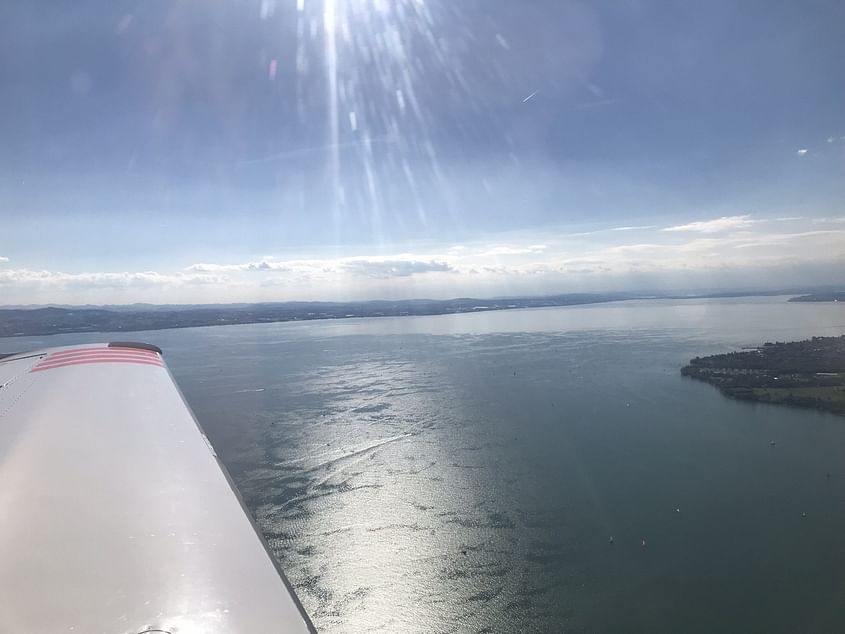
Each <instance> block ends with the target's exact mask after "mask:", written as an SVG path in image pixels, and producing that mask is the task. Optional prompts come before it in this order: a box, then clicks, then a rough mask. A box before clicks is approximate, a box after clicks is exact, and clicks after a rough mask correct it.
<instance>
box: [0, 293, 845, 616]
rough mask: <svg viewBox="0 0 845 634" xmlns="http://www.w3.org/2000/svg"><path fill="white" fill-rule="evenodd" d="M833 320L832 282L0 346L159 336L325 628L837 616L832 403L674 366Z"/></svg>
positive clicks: (838, 481) (28, 344)
mask: <svg viewBox="0 0 845 634" xmlns="http://www.w3.org/2000/svg"><path fill="white" fill-rule="evenodd" d="M843 333H845V306H843V305H842V304H803V303H787V302H786V298H784V297H774V298H772V297H769V298H740V299H712V300H678V301H670V300H653V301H636V302H620V303H612V304H601V305H589V306H572V307H565V308H552V309H532V310H514V311H503V312H490V313H477V314H462V315H442V316H428V317H399V318H381V319H350V320H342V321H325V322H297V323H280V324H261V325H247V326H227V327H214V328H195V329H185V330H165V331H155V332H143V333H136V334H133V335H131V336H127V334H126V333H120V334H119V335H97V334H93V335H91V334H86V335H60V336H52V337H28V338H14V339H7V340H0V352H2V351H4V350H5V351H7V352H11V351H15V350H25V349H32V348H38V347H44V346H52V345H65V344H69V343H79V342H87V341H98V340H109V339H111V340H115V339H135V340H141V341H148V342H150V343H154V344H156V345H159V346H161V347H162V348H163V350H164V352H165V359H166V360H167V362H168V365H169V366H170V368H171V370H172V372H173V374H174V376H175V377H176V379H177V381H178V383H179V385H180V387H181V389H182V390H183V392H184V393H185V395H186V398H187V400H188V401H189V403H190V404H191V406H192V408H193V410H194V412H195V414H196V416H197V418H198V419H199V421H200V422H201V424H202V425H203V427H204V428H205V430H206V432H207V433H208V435H209V437H210V439H211V441H212V443H213V444H214V446H215V448H216V449H217V451H218V453H219V454H220V456H221V458H222V459H223V461H224V462H225V463H226V465H227V466H228V468H229V470H230V472H231V474H232V476H233V478H234V480H235V481H236V483H237V484H238V486H239V487H240V489H241V491H242V493H243V495H244V497H245V499H246V501H247V504H248V506H249V507H250V509H251V510H252V511H253V512H254V513H255V515H256V517H257V519H258V521H259V524H260V525H261V527H262V529H263V530H264V532H265V534H266V536H267V539H268V541H269V543H270V545H271V547H272V548H273V550H274V552H275V554H276V555H277V557H278V558H279V560H280V561H281V562H282V565H283V568H284V569H285V571H286V573H287V575H288V577H289V578H290V580H291V581H292V583H293V584H294V586H295V587H296V589H297V592H298V594H299V597H300V598H301V600H302V602H303V604H304V605H305V607H306V609H307V610H308V612H309V614H310V615H311V616H312V618H313V620H314V622H315V624H316V625H317V627H318V629H319V630H320V631H321V632H374V631H383V632H409V633H410V632H453V631H466V632H560V631H572V632H601V631H625V632H655V631H665V632H674V631H697V632H712V631H766V632H775V631H778V632H792V631H806V632H809V631H817V632H829V631H843V630H845V539H843V534H845V419H842V418H838V417H835V416H832V415H829V414H822V413H818V412H814V411H804V410H797V409H790V408H780V407H776V406H771V405H764V404H753V403H743V402H737V401H732V400H729V399H727V398H725V397H723V396H721V395H720V394H719V392H718V391H717V390H715V389H714V388H712V387H711V386H709V385H705V384H703V383H698V382H694V381H692V380H690V379H685V378H682V377H681V376H680V373H679V370H680V367H681V366H682V365H684V364H685V363H686V362H687V361H688V360H689V359H690V358H691V357H693V356H697V355H707V354H713V353H717V352H726V351H729V350H733V349H738V348H740V347H743V346H756V345H760V344H762V343H763V342H765V341H787V340H795V339H803V338H807V337H810V336H813V335H839V334H843ZM772 441H774V442H775V444H774V445H773V444H771V443H772ZM828 472H829V473H830V477H827V473H828ZM803 513H806V517H803V516H802V514H803ZM611 538H612V541H611ZM643 544H645V545H643Z"/></svg>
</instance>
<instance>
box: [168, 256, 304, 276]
mask: <svg viewBox="0 0 845 634" xmlns="http://www.w3.org/2000/svg"><path fill="white" fill-rule="evenodd" d="M185 270H186V271H193V272H195V273H212V272H219V271H287V270H289V269H288V267H287V266H285V264H283V263H280V262H268V261H267V260H266V259H265V260H261V261H259V262H246V263H244V264H206V263H203V262H200V263H198V264H192V265H191V266H189V267H187V268H186V269H185Z"/></svg>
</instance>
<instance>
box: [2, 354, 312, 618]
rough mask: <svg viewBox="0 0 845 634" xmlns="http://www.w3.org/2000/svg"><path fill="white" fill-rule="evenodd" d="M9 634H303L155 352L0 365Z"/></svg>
mask: <svg viewBox="0 0 845 634" xmlns="http://www.w3.org/2000/svg"><path fill="white" fill-rule="evenodd" d="M0 588H1V589H2V592H0V613H2V614H3V619H4V627H8V629H9V631H16V632H17V631H20V632H28V633H32V634H40V633H48V632H49V633H51V634H52V633H54V632H73V631H76V632H103V633H108V634H124V633H138V632H144V631H149V630H154V631H163V632H171V631H172V632H173V633H174V634H195V633H196V634H199V633H208V634H214V633H217V632H221V633H222V632H232V633H239V632H244V633H246V632H249V633H250V634H252V633H264V632H267V633H271V632H309V631H314V628H313V626H312V625H311V623H310V621H309V620H308V617H307V616H306V615H305V612H304V610H303V609H302V607H301V605H300V604H299V601H298V600H297V598H296V596H295V594H294V593H293V590H292V589H291V588H290V585H289V584H288V582H287V580H286V579H285V578H284V575H282V573H281V571H279V570H278V568H277V566H276V564H275V562H274V560H273V558H272V557H271V556H270V554H269V552H268V551H267V548H266V545H265V543H264V542H263V540H262V538H261V537H260V534H259V533H258V531H257V530H256V529H255V527H254V525H253V523H252V520H251V519H250V517H249V515H248V513H247V512H246V510H245V509H244V507H243V504H242V502H241V500H240V497H239V495H238V494H237V492H236V490H235V488H234V486H233V485H232V483H231V480H230V479H229V477H228V474H227V473H226V472H225V469H224V468H223V466H222V465H221V464H220V463H219V461H218V459H217V457H216V455H215V454H214V453H213V450H212V449H211V445H210V444H209V443H208V440H207V439H206V438H205V435H204V434H203V432H202V430H201V429H200V427H199V425H198V424H197V423H196V421H195V419H194V417H193V415H192V414H191V412H190V410H189V408H188V406H187V404H186V403H185V401H184V399H183V397H182V395H181V393H180V392H179V389H178V388H177V386H176V384H175V382H174V381H173V379H172V377H171V375H170V372H169V371H168V370H167V367H166V365H165V363H164V361H163V359H162V356H161V351H160V350H158V349H157V348H155V347H154V346H148V345H143V344H141V345H138V344H132V343H115V344H110V345H109V344H99V345H86V346H74V347H67V348H53V349H50V350H45V351H42V352H38V353H34V354H23V355H14V356H11V357H6V358H4V359H0Z"/></svg>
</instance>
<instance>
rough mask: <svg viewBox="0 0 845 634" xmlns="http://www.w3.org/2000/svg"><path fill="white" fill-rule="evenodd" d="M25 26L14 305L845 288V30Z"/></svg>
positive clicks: (473, 19) (281, 19) (403, 22)
mask: <svg viewBox="0 0 845 634" xmlns="http://www.w3.org/2000/svg"><path fill="white" fill-rule="evenodd" d="M696 4H697V5H698V6H694V5H693V4H692V3H678V2H669V1H667V2H657V1H655V2H650V1H647V0H641V1H634V0H631V1H628V2H622V1H607V2H592V3H580V2H568V1H566V0H548V1H546V0H536V1H527V0H525V1H523V0H520V1H517V0H509V1H502V0H464V1H461V2H455V1H454V0H276V1H275V2H274V1H272V0H255V1H249V2H247V1H234V0H232V1H227V2H223V1H219V0H194V1H180V2H173V1H157V0H148V1H145V2H108V3H102V2H89V1H87V0H82V1H80V2H74V3H62V2H55V3H46V2H45V3H42V2H37V3H31V6H27V5H25V4H24V3H7V5H8V6H4V8H2V9H0V18H2V20H3V24H4V25H6V27H7V28H6V31H5V33H4V37H3V38H0V82H2V85H3V87H4V89H3V104H4V107H3V111H2V116H0V134H1V135H2V139H3V143H2V145H0V167H2V169H1V170H0V214H2V217H0V220H2V227H0V303H5V304H19V303H47V302H61V303H88V302H91V303H121V302H134V301H154V302H202V301H208V302H225V301H250V300H261V301H267V300H285V299H358V298H375V297H422V296H427V297H449V296H458V295H479V296H481V295H502V294H509V293H519V294H523V293H556V292H566V291H584V290H593V291H596V292H600V291H606V290H621V289H626V290H637V289H657V288H666V289H697V288H714V287H725V288H728V287H730V288H739V287H743V288H750V287H760V286H763V287H767V288H771V287H777V286H783V285H798V284H825V283H836V282H838V281H839V280H841V279H842V274H843V273H845V266H843V265H844V264H845V222H844V221H845V209H843V205H842V201H843V200H845V179H843V172H845V111H843V109H842V104H843V103H845V76H843V74H842V72H841V60H842V59H845V38H843V37H842V25H843V24H845V5H843V4H842V3H840V2H822V1H817V2H777V3H773V2H743V3H736V2H718V1H714V2H706V3H696Z"/></svg>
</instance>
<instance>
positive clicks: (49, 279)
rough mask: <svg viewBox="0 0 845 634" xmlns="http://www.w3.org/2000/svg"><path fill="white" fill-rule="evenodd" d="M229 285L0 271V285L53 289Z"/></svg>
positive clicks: (175, 276) (179, 276) (131, 275)
mask: <svg viewBox="0 0 845 634" xmlns="http://www.w3.org/2000/svg"><path fill="white" fill-rule="evenodd" d="M227 281H229V278H228V277H227V276H225V275H201V274H198V275H186V274H183V273H172V274H165V273H157V272H155V271H142V272H120V273H107V272H95V273H63V272H61V271H46V270H42V271H33V270H31V269H10V270H6V271H0V284H24V285H33V284H34V285H39V286H53V287H64V288H71V287H99V288H129V287H135V288H139V287H155V286H173V285H176V286H179V285H186V284H187V285H194V284H221V283H225V282H227Z"/></svg>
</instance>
